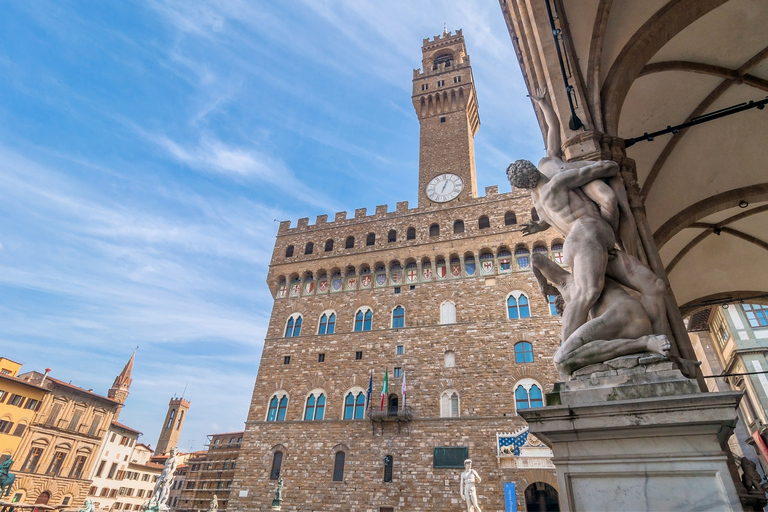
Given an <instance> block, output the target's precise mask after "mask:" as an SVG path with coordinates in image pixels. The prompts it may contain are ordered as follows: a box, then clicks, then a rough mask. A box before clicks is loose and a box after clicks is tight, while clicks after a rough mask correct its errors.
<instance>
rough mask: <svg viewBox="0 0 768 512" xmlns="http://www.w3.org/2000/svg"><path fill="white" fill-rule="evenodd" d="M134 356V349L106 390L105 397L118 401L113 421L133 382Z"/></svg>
mask: <svg viewBox="0 0 768 512" xmlns="http://www.w3.org/2000/svg"><path fill="white" fill-rule="evenodd" d="M135 357H136V351H135V350H134V351H133V354H131V358H130V359H129V360H128V362H127V363H125V367H124V368H123V371H121V372H120V375H118V376H117V377H115V382H113V383H112V387H111V388H109V391H107V397H109V398H111V399H112V400H115V401H116V402H120V407H119V408H118V409H117V411H116V412H115V417H114V420H115V421H117V418H118V416H119V415H120V411H122V410H123V404H125V400H126V399H127V398H128V391H129V389H130V388H131V382H133V379H132V378H131V372H132V371H133V360H134V358H135Z"/></svg>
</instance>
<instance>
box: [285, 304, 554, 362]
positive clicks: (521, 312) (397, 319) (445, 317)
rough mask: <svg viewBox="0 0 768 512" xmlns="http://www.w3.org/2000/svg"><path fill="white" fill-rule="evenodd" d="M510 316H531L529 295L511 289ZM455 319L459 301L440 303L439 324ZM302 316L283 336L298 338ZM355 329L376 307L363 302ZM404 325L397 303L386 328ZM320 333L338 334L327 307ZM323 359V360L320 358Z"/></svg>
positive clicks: (362, 327) (365, 327) (367, 323)
mask: <svg viewBox="0 0 768 512" xmlns="http://www.w3.org/2000/svg"><path fill="white" fill-rule="evenodd" d="M555 298H556V296H555V295H549V296H547V307H548V309H549V314H550V315H551V316H555V315H557V314H558V313H557V308H556V307H555ZM506 303H507V318H508V319H509V320H517V319H520V318H530V317H531V308H530V303H529V300H528V296H527V295H526V294H525V293H523V292H519V291H514V292H510V294H509V295H508V296H507V299H506ZM453 323H456V305H455V304H454V303H453V302H452V301H445V302H443V303H442V304H441V305H440V324H453ZM302 324H303V317H302V315H301V314H300V313H293V314H291V316H289V317H288V320H287V321H286V323H285V331H284V336H285V337H286V338H296V337H298V336H300V335H301V327H302ZM352 327H353V331H354V332H364V331H370V330H371V329H373V310H372V309H371V308H370V307H368V306H362V307H360V309H358V310H357V311H356V312H355V316H354V322H353V324H352ZM402 327H405V308H403V306H399V305H398V306H395V307H394V308H393V309H392V312H391V313H390V318H389V325H388V327H386V328H392V329H400V328H402ZM315 332H316V333H317V334H320V335H322V334H335V333H336V312H335V311H326V312H323V314H322V315H320V319H319V321H318V326H317V330H316V331H315ZM321 362H322V361H321Z"/></svg>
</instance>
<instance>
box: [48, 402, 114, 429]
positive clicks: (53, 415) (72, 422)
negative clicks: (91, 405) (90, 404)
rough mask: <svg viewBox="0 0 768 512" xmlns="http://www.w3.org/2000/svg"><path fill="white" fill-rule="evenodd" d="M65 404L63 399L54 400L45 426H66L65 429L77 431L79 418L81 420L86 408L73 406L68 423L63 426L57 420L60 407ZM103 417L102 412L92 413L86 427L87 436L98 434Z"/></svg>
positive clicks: (63, 406) (60, 410) (62, 407)
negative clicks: (91, 417)
mask: <svg viewBox="0 0 768 512" xmlns="http://www.w3.org/2000/svg"><path fill="white" fill-rule="evenodd" d="M66 406H67V403H66V402H65V401H56V402H54V404H53V406H52V407H51V412H50V413H49V414H48V417H47V418H46V420H45V424H46V425H47V426H54V427H59V428H66V429H67V430H72V431H74V432H79V431H80V426H81V425H80V420H82V419H83V415H84V414H86V413H87V409H86V408H84V407H75V408H74V410H73V411H72V417H71V418H70V419H69V423H68V424H67V425H66V426H65V425H60V424H59V423H58V421H59V415H60V414H61V412H62V409H64V408H65V407H66ZM65 417H66V416H65ZM103 419H104V415H103V414H98V413H97V414H94V416H93V419H92V420H91V425H90V427H89V428H88V432H87V433H88V435H89V436H98V435H99V427H100V426H101V422H102V420H103ZM83 433H85V432H83Z"/></svg>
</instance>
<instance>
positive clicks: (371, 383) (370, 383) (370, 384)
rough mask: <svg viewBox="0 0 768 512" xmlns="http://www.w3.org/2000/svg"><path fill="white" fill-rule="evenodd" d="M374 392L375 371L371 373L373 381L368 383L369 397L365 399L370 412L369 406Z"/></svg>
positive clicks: (366, 407)
mask: <svg viewBox="0 0 768 512" xmlns="http://www.w3.org/2000/svg"><path fill="white" fill-rule="evenodd" d="M372 392H373V371H371V380H370V381H368V396H367V397H366V398H365V409H366V410H368V406H369V405H370V403H371V393H372Z"/></svg>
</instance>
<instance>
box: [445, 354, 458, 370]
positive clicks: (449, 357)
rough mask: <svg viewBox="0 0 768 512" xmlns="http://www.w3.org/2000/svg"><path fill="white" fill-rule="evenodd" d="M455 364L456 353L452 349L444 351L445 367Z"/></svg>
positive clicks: (451, 366)
mask: <svg viewBox="0 0 768 512" xmlns="http://www.w3.org/2000/svg"><path fill="white" fill-rule="evenodd" d="M454 366H456V353H455V352H454V351H453V350H446V351H445V367H446V368H453V367H454Z"/></svg>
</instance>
